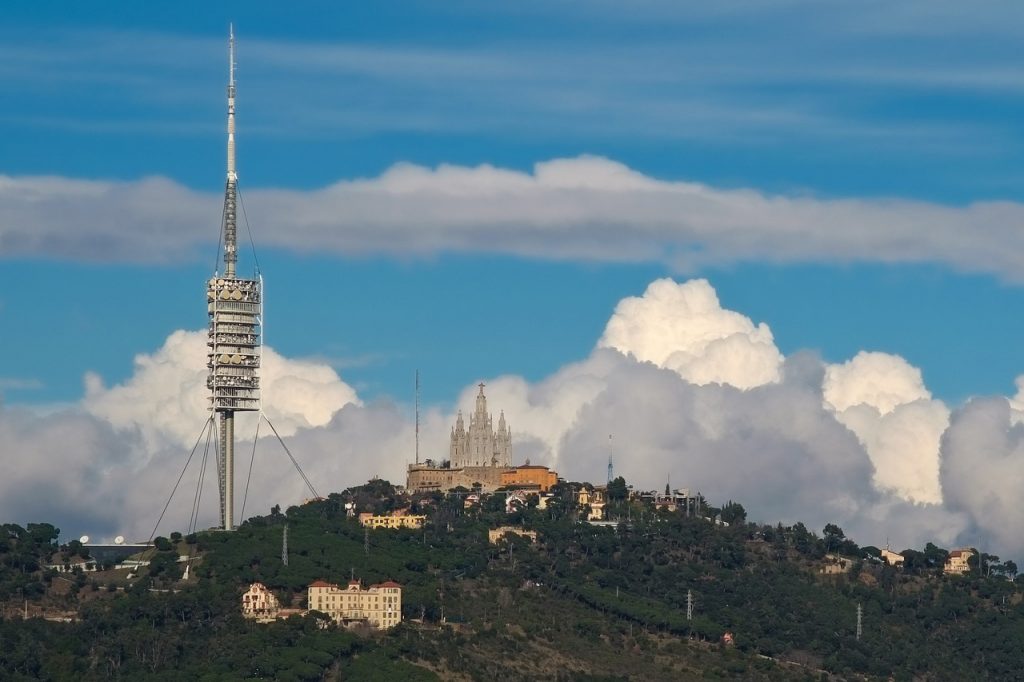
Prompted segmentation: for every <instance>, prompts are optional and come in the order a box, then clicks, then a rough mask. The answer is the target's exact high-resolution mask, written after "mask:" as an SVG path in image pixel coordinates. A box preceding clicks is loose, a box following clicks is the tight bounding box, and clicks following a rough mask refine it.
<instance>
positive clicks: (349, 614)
mask: <svg viewBox="0 0 1024 682" xmlns="http://www.w3.org/2000/svg"><path fill="white" fill-rule="evenodd" d="M307 606H308V607H309V609H310V610H311V611H314V610H315V611H320V612H321V613H324V614H326V615H328V616H330V617H331V620H333V621H334V622H336V623H338V624H341V625H345V626H351V625H357V624H361V623H362V624H366V625H369V626H370V627H372V628H377V629H380V630H387V629H389V628H393V627H395V626H396V625H398V624H399V623H401V622H402V586H401V585H399V584H398V583H396V582H394V581H391V580H389V581H387V582H383V583H378V584H376V585H370V587H369V588H367V589H365V590H364V589H363V587H362V584H361V583H360V582H359V581H358V580H351V581H349V583H348V585H347V586H346V587H340V586H338V585H335V584H333V583H329V582H326V581H324V580H317V581H314V582H312V583H310V585H309V588H308V604H307Z"/></svg>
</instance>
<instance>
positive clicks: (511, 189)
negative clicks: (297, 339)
mask: <svg viewBox="0 0 1024 682" xmlns="http://www.w3.org/2000/svg"><path fill="white" fill-rule="evenodd" d="M245 200H246V202H247V204H248V206H249V208H251V209H252V213H253V214H254V215H259V216H261V218H260V220H261V225H280V226H286V227H287V229H279V230H272V231H271V230H267V231H263V230H261V229H260V228H261V225H256V226H255V230H256V232H257V234H258V237H259V241H260V243H261V244H264V245H266V246H269V247H273V248H280V249H286V250H296V251H300V252H313V251H315V252H320V253H323V252H327V253H336V254H347V255H352V254H388V255H398V256H405V257H408V256H414V257H415V256H431V255H434V254H438V253H448V252H477V253H479V252H483V253H501V254H513V255H520V256H529V257H535V258H545V259H574V260H591V261H614V262H657V263H663V264H666V265H668V266H669V267H671V268H673V269H675V270H676V271H680V272H685V271H689V270H692V269H694V268H696V267H699V266H706V265H710V264H717V265H720V264H728V263H737V262H745V261H754V260H757V261H768V262H772V263H803V262H832V263H848V262H865V263H938V264H944V265H946V266H949V267H951V268H953V269H956V270H962V271H972V272H984V273H991V274H994V275H997V276H999V277H1001V278H1003V279H1006V280H1014V281H1019V280H1021V279H1022V277H1024V255H1022V254H1024V232H1022V231H1021V230H1020V229H1018V226H1019V225H1020V224H1021V223H1022V222H1024V207H1022V206H1021V205H1020V204H1018V203H1013V202H996V201H991V202H977V203H973V204H969V205H967V206H944V205H940V204H933V203H926V202H920V201H909V200H899V199H856V198H847V199H829V198H819V197H813V196H799V195H781V194H767V193H765V192H761V191H758V190H756V189H721V188H715V187H710V186H707V185H702V184H699V183H694V182H682V181H669V180H663V179H658V178H654V177H651V176H648V175H644V174H642V173H640V172H638V171H635V170H633V169H630V168H628V167H627V166H625V165H623V164H621V163H617V162H615V161H612V160H609V159H605V158H601V157H593V156H581V157H577V158H568V159H554V160H551V161H545V162H542V163H537V164H536V165H535V166H534V168H533V170H532V172H528V173H527V172H520V171H515V170H508V169H502V168H496V167H493V166H488V165H483V166H476V167H464V166H453V165H442V166H438V167H437V168H425V167H422V166H416V165H412V164H405V163H402V164H397V165H395V166H393V167H391V168H390V169H389V170H387V171H385V172H384V173H383V174H381V175H380V176H378V177H376V178H368V179H359V180H345V181H340V182H337V183H335V184H333V185H330V186H328V187H324V188H322V189H317V190H311V191H298V190H277V189H256V190H253V191H251V192H246V193H245ZM220 201H221V199H220V196H219V195H214V194H212V193H203V192H196V191H194V190H190V189H187V188H185V187H183V186H181V185H178V184H177V183H175V182H173V181H171V180H167V179H164V178H147V179H143V180H139V181H136V182H106V181H87V180H75V179H68V178H59V177H10V176H0V254H3V256H4V257H7V258H14V257H21V258H26V257H46V258H61V259H68V260H76V261H100V262H129V263H136V262H153V261H163V262H177V261H181V260H188V259H193V258H195V257H196V256H197V254H200V253H206V254H208V253H209V248H210V242H211V240H212V237H213V235H216V227H215V226H211V225H209V220H208V217H209V216H210V215H217V211H218V206H219V203H220Z"/></svg>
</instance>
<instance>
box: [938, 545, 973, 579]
mask: <svg viewBox="0 0 1024 682" xmlns="http://www.w3.org/2000/svg"><path fill="white" fill-rule="evenodd" d="M972 556H974V550H972V549H954V550H953V551H952V552H950V553H949V557H948V558H947V559H946V565H945V566H943V567H942V572H943V573H945V574H946V575H963V574H964V573H969V572H970V570H971V565H970V564H969V563H968V561H969V560H970V558H971V557H972Z"/></svg>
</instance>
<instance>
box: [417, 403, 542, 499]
mask: <svg viewBox="0 0 1024 682" xmlns="http://www.w3.org/2000/svg"><path fill="white" fill-rule="evenodd" d="M557 482H558V474H557V473H555V472H554V471H551V470H549V469H548V468H547V467H545V466H539V465H531V464H530V463H529V462H527V463H526V464H525V465H523V466H518V467H515V466H512V427H511V426H510V425H509V424H508V423H507V422H506V421H505V413H504V412H500V413H499V416H498V425H497V427H496V428H495V426H494V418H493V416H492V415H491V413H490V412H488V409H487V396H486V395H485V394H484V384H483V383H481V384H480V392H479V393H478V394H477V396H476V406H475V409H474V411H473V414H471V415H470V417H469V427H468V428H467V427H466V421H465V419H464V418H463V416H462V411H461V410H460V411H459V413H458V416H457V417H456V419H455V424H454V426H452V429H451V437H450V442H449V447H448V459H446V460H442V461H441V462H440V463H437V462H435V461H434V460H432V459H428V460H426V461H425V462H423V463H419V462H417V463H415V464H410V465H409V469H408V472H407V474H406V484H405V487H406V489H407V490H408V491H409V492H432V491H441V492H448V491H451V490H455V489H457V488H465V489H466V490H472V491H476V492H493V491H495V490H497V489H498V488H507V487H527V488H535V489H537V490H540V491H547V490H549V489H550V488H551V486H553V485H554V484H555V483H557Z"/></svg>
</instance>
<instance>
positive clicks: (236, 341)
mask: <svg viewBox="0 0 1024 682" xmlns="http://www.w3.org/2000/svg"><path fill="white" fill-rule="evenodd" d="M227 96H228V129H227V133H228V140H227V180H226V182H225V187H224V224H223V226H222V229H223V234H224V276H223V277H221V276H220V275H219V274H218V273H216V272H215V273H214V274H213V277H212V278H210V280H209V281H208V282H207V286H206V303H207V313H208V314H209V336H208V337H207V341H206V345H207V356H206V366H207V367H208V368H209V370H210V373H209V375H208V377H207V380H206V385H207V387H208V388H209V389H210V410H211V411H213V412H216V413H217V414H218V415H219V416H220V433H219V438H218V439H217V469H218V474H219V484H220V522H221V527H222V528H223V529H224V530H232V529H234V527H235V518H234V508H235V412H258V411H259V410H260V378H259V368H260V356H261V348H262V340H261V332H262V326H263V279H262V277H260V278H257V279H241V278H239V277H238V276H237V274H236V272H235V266H236V263H237V260H238V235H237V233H238V230H237V223H236V215H235V210H236V206H237V203H238V172H237V168H236V164H235V29H234V26H231V28H230V29H229V37H228V89H227Z"/></svg>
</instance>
